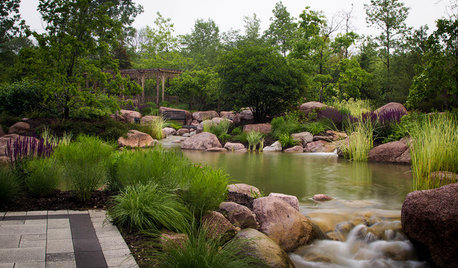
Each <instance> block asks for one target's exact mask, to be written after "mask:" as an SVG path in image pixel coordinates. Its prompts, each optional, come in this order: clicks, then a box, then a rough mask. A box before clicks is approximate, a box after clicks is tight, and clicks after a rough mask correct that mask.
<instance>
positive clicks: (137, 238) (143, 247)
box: [121, 230, 158, 268]
mask: <svg viewBox="0 0 458 268" xmlns="http://www.w3.org/2000/svg"><path fill="white" fill-rule="evenodd" d="M121 235H122V237H123V238H124V240H125V241H126V244H127V245H128V246H129V249H130V252H131V253H132V256H134V258H135V261H136V262H137V264H138V266H139V267H142V268H143V267H145V268H146V267H156V266H158V264H157V262H156V261H155V259H154V252H155V251H157V248H156V247H155V246H154V245H156V240H155V239H154V238H151V237H149V236H145V235H142V234H139V233H136V234H133V233H129V232H127V231H123V230H121Z"/></svg>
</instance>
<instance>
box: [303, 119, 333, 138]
mask: <svg viewBox="0 0 458 268" xmlns="http://www.w3.org/2000/svg"><path fill="white" fill-rule="evenodd" d="M304 127H305V130H307V131H308V132H310V133H312V134H313V135H317V134H319V133H322V132H325V131H326V130H327V129H329V127H328V126H327V125H326V124H325V123H324V121H317V122H309V123H306V124H305V126H304Z"/></svg>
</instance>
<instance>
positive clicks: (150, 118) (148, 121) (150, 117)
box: [140, 115, 161, 126]
mask: <svg viewBox="0 0 458 268" xmlns="http://www.w3.org/2000/svg"><path fill="white" fill-rule="evenodd" d="M160 118H161V117H160V116H156V115H145V116H143V117H142V118H141V119H140V124H141V125H145V126H147V125H151V124H152V123H153V122H154V121H156V120H159V119H160Z"/></svg>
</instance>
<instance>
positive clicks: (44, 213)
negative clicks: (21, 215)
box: [27, 210, 48, 216]
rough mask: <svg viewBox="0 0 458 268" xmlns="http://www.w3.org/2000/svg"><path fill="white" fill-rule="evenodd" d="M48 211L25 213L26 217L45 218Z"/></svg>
mask: <svg viewBox="0 0 458 268" xmlns="http://www.w3.org/2000/svg"><path fill="white" fill-rule="evenodd" d="M46 215H48V211H46V210H36V211H27V216H46Z"/></svg>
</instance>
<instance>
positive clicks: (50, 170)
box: [25, 158, 62, 197]
mask: <svg viewBox="0 0 458 268" xmlns="http://www.w3.org/2000/svg"><path fill="white" fill-rule="evenodd" d="M61 177H62V170H61V168H60V166H59V165H57V163H56V161H55V159H54V158H35V159H32V160H30V161H28V162H27V177H26V178H25V186H26V188H27V191H28V192H29V193H31V194H33V195H34V196H39V197H41V196H47V195H49V194H50V193H52V192H53V191H54V190H55V189H57V186H58V184H59V179H60V178H61Z"/></svg>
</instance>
